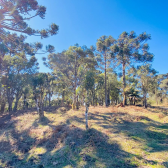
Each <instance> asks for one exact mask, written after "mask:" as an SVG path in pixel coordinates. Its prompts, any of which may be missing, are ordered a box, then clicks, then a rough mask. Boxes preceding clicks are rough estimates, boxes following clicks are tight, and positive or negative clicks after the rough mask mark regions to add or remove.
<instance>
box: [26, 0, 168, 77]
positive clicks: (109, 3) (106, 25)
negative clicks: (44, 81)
mask: <svg viewBox="0 0 168 168" xmlns="http://www.w3.org/2000/svg"><path fill="white" fill-rule="evenodd" d="M39 4H41V5H44V6H46V7H47V12H46V17H45V19H44V20H43V19H41V18H39V17H37V18H34V19H32V20H30V21H29V22H28V24H29V25H30V26H31V27H33V28H38V29H42V28H47V27H48V26H49V25H50V24H51V23H56V24H57V25H59V32H58V34H57V35H55V36H53V37H49V38H47V39H42V40H41V39H40V38H38V37H28V38H27V41H28V42H36V41H40V42H42V43H43V45H44V46H45V45H47V44H51V45H54V46H55V49H56V52H61V51H62V50H64V49H68V47H69V46H71V45H74V44H76V43H78V44H79V45H86V46H88V47H90V45H95V44H96V41H97V39H98V38H99V37H100V36H102V35H107V36H108V35H111V36H113V37H114V38H118V36H119V35H120V34H121V33H122V32H123V31H127V32H130V31H132V30H133V31H135V32H136V34H137V35H138V34H140V33H142V32H147V33H148V34H151V37H152V40H150V41H148V43H149V46H150V52H151V53H153V54H154V55H155V57H154V61H153V63H152V64H153V68H155V69H156V70H157V71H158V72H159V73H160V74H162V73H167V72H168V71H167V67H168V66H167V64H168V52H167V50H168V10H167V7H168V1H166V0H162V1H158V0H154V1H152V0H146V1H145V0H139V1H138V0H137V1H135V0H48V1H46V0H40V1H39ZM36 56H37V57H38V58H39V62H40V72H47V71H49V70H48V68H46V67H45V66H44V65H43V64H42V61H41V58H42V57H43V56H47V55H36Z"/></svg>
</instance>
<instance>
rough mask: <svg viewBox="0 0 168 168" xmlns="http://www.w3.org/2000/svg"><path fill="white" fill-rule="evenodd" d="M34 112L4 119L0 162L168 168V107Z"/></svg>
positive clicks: (8, 164)
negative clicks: (86, 129)
mask: <svg viewBox="0 0 168 168" xmlns="http://www.w3.org/2000/svg"><path fill="white" fill-rule="evenodd" d="M84 111H85V108H84V107H82V108H80V110H79V111H74V110H69V109H67V108H65V107H64V108H57V109H55V110H54V109H53V110H52V112H45V116H46V118H45V120H44V121H43V122H39V121H38V114H37V112H36V111H32V112H27V113H23V114H22V113H19V114H17V115H15V116H12V118H11V119H8V118H6V120H5V119H4V124H3V125H2V124H1V123H0V125H1V130H0V151H1V154H0V167H25V168H26V167H27V168H28V167H39V168H40V167H41V168H42V167H45V168H46V167H51V168H52V167H58V168H59V167H60V168H62V167H64V168H66V167H79V168H81V167H86V168H87V167H102V168H106V167H107V168H108V167H109V168H111V167H114V168H115V167H121V168H124V167H125V168H127V167H130V168H131V167H141V168H142V167H158V168H159V167H160V168H164V167H168V154H167V153H168V116H167V113H168V110H167V109H162V108H159V107H155V108H154V107H151V108H148V109H144V108H142V107H137V106H126V107H119V108H117V107H108V108H104V107H101V106H100V107H90V108H89V115H88V118H89V128H90V129H89V130H88V131H85V116H84Z"/></svg>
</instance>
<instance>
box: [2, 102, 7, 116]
mask: <svg viewBox="0 0 168 168" xmlns="http://www.w3.org/2000/svg"><path fill="white" fill-rule="evenodd" d="M5 105H6V102H5V101H4V100H2V101H1V114H3V113H4V111H5Z"/></svg>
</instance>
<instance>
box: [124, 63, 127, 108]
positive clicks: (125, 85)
mask: <svg viewBox="0 0 168 168" xmlns="http://www.w3.org/2000/svg"><path fill="white" fill-rule="evenodd" d="M125 88H126V82H125V62H124V63H123V105H124V106H125V105H126V104H127V102H126V93H125Z"/></svg>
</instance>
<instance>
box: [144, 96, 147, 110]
mask: <svg viewBox="0 0 168 168" xmlns="http://www.w3.org/2000/svg"><path fill="white" fill-rule="evenodd" d="M144 107H145V108H147V100H146V93H144Z"/></svg>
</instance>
